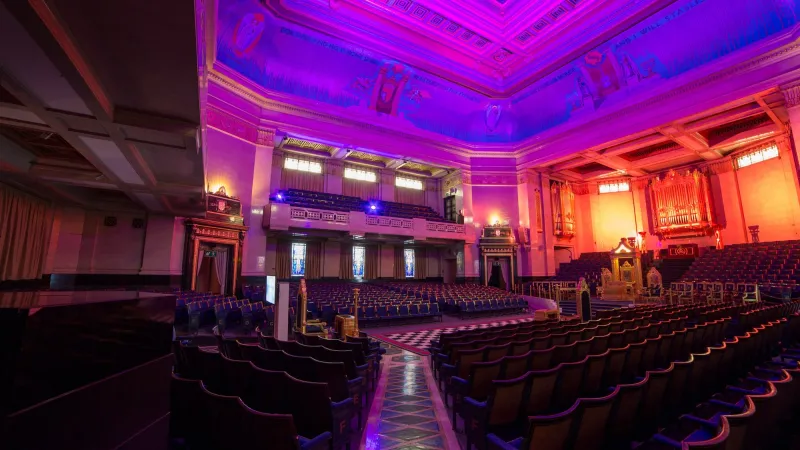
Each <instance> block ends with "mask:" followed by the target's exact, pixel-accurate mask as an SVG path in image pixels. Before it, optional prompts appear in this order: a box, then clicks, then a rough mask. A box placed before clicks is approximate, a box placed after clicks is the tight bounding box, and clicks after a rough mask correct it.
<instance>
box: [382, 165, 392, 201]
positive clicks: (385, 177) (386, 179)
mask: <svg viewBox="0 0 800 450" xmlns="http://www.w3.org/2000/svg"><path fill="white" fill-rule="evenodd" d="M394 176H395V172H394V170H391V169H381V170H380V171H378V181H380V183H381V186H380V198H381V200H383V201H385V202H393V201H394Z"/></svg>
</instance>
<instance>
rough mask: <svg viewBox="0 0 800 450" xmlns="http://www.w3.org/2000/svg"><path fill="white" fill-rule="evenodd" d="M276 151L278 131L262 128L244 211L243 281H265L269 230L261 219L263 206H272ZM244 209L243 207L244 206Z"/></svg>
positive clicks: (257, 142) (256, 147)
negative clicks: (249, 191)
mask: <svg viewBox="0 0 800 450" xmlns="http://www.w3.org/2000/svg"><path fill="white" fill-rule="evenodd" d="M274 148H275V129H269V128H259V130H258V139H257V140H256V145H255V158H254V164H253V186H252V191H251V193H250V205H249V208H248V209H246V210H244V211H242V215H243V216H244V218H245V225H247V226H248V227H250V228H249V229H248V230H247V235H246V236H245V240H244V244H243V248H242V278H241V279H242V282H243V283H247V282H248V280H247V279H246V277H257V278H259V279H258V280H253V281H254V282H260V281H263V278H264V276H266V255H267V230H265V229H264V227H263V226H262V225H261V224H262V218H263V213H264V206H267V205H268V204H269V197H270V193H271V181H272V174H273V168H274V165H273V150H274ZM242 207H243V208H244V205H242Z"/></svg>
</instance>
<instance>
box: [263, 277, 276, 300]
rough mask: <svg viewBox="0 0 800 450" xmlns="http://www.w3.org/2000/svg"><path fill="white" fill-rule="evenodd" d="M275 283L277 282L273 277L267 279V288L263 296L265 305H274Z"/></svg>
mask: <svg viewBox="0 0 800 450" xmlns="http://www.w3.org/2000/svg"><path fill="white" fill-rule="evenodd" d="M276 281H277V280H276V279H275V277H274V276H268V277H267V288H266V289H264V294H265V297H264V301H265V302H266V303H269V304H270V305H274V304H275V293H276V291H275V287H276Z"/></svg>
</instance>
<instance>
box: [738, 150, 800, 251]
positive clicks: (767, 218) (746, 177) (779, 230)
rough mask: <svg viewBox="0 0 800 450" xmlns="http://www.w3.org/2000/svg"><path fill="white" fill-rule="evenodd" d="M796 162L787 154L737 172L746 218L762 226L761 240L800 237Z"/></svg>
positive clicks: (747, 222) (747, 220)
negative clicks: (795, 175) (795, 172)
mask: <svg viewBox="0 0 800 450" xmlns="http://www.w3.org/2000/svg"><path fill="white" fill-rule="evenodd" d="M792 163H793V162H792V160H791V157H790V156H789V154H786V153H784V154H783V155H782V156H781V157H780V158H775V159H770V160H768V161H764V162H761V163H758V164H754V165H752V166H749V167H744V168H742V169H740V170H739V171H738V172H737V175H738V177H739V191H740V192H741V196H742V206H743V209H744V220H745V222H746V225H747V226H750V225H758V226H759V229H760V233H759V237H760V238H761V241H779V240H787V239H797V238H798V231H800V230H798V220H799V219H800V206H799V205H798V199H797V190H796V189H795V181H794V170H793V167H792ZM729 242H730V243H733V242H735V241H733V240H732V241H729Z"/></svg>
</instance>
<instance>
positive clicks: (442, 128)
mask: <svg viewBox="0 0 800 450" xmlns="http://www.w3.org/2000/svg"><path fill="white" fill-rule="evenodd" d="M798 12H800V2H797V1H786V0H760V1H744V0H743V1H735V2H730V1H726V0H682V1H680V2H677V3H671V4H669V6H667V7H665V8H663V9H662V10H660V11H658V12H656V13H654V14H653V15H652V16H651V17H650V18H648V19H646V20H644V21H642V22H640V23H639V24H637V25H635V26H633V27H630V28H628V29H626V31H624V32H622V33H620V34H619V35H617V36H614V37H613V38H611V39H609V40H608V41H606V42H604V43H603V44H601V45H599V46H597V47H596V48H594V49H591V50H590V51H588V52H586V53H584V54H583V55H581V56H580V57H579V58H577V59H576V60H574V61H572V62H570V63H567V64H564V65H563V66H561V67H562V68H561V69H560V70H556V71H555V72H552V73H551V74H550V75H548V76H545V77H543V78H540V79H539V80H538V81H536V82H534V83H532V84H531V85H530V86H529V87H527V88H525V89H524V90H522V91H520V92H517V93H516V94H514V95H513V96H511V97H510V98H508V100H506V101H504V103H501V102H499V101H497V100H496V99H492V98H489V97H487V96H485V95H482V94H479V93H476V92H475V91H472V90H469V89H467V88H465V87H463V86H461V85H459V84H456V83H453V82H450V81H447V80H445V79H444V78H440V77H438V76H435V75H432V74H431V73H428V72H426V71H423V70H421V69H419V68H417V67H410V66H409V65H407V64H406V63H404V62H399V61H395V60H394V58H396V55H384V54H379V53H376V52H373V51H370V50H368V49H365V48H362V47H360V46H359V45H357V44H354V43H350V42H346V41H343V40H340V39H337V38H335V37H332V36H331V35H328V34H322V33H317V32H315V31H312V30H310V29H307V28H305V27H303V26H302V25H299V24H296V23H290V22H286V21H283V20H281V19H278V18H275V17H274V16H273V15H272V13H271V12H270V11H269V10H267V9H266V8H265V7H264V6H263V5H262V3H260V2H259V1H257V0H227V1H225V2H220V3H219V4H218V13H217V15H218V23H217V28H216V30H217V59H218V61H219V62H220V63H222V64H224V65H225V66H227V67H229V68H231V69H233V70H235V71H237V72H239V73H240V74H242V75H243V76H245V77H247V78H249V79H250V80H252V81H253V82H254V83H257V84H259V85H261V86H263V87H264V88H265V89H267V90H269V91H275V92H280V93H283V94H289V95H290V96H296V97H300V98H304V99H309V100H312V101H315V102H320V103H323V104H325V105H331V106H334V107H338V108H345V109H351V108H352V109H360V110H361V111H374V112H375V113H376V114H378V115H380V116H382V120H385V123H386V124H389V125H391V124H393V123H396V124H397V125H398V126H403V125H410V126H413V127H415V128H417V129H419V130H423V131H428V132H433V133H437V134H439V135H442V136H447V137H452V138H456V139H460V140H463V141H467V142H500V143H504V142H519V141H522V140H524V139H527V138H530V137H532V136H534V135H536V134H538V133H541V132H543V131H545V130H548V129H551V128H553V127H556V126H558V125H561V124H564V123H566V122H567V121H569V120H570V118H572V117H574V116H575V115H577V114H585V113H587V112H589V113H591V112H592V111H600V110H602V109H608V108H611V107H612V105H616V104H620V103H622V102H624V101H626V100H627V99H628V98H629V96H630V95H632V93H633V92H634V91H636V90H632V89H630V88H631V87H632V86H633V85H635V84H636V83H641V82H646V83H648V84H652V83H659V82H660V81H659V80H665V79H668V78H672V77H676V76H678V75H681V74H684V73H686V72H688V71H690V70H692V69H695V68H697V67H700V66H702V65H704V64H707V63H709V62H712V61H715V60H717V59H719V58H722V57H724V56H728V55H731V54H732V53H734V52H737V51H738V50H741V49H743V48H745V47H747V46H749V45H751V44H753V43H755V42H759V41H763V40H764V39H766V38H768V37H770V36H773V35H775V34H776V33H779V32H781V31H784V30H787V29H791V28H792V27H793V26H794V25H795V24H797V23H798V17H800V15H798ZM711 19H713V21H714V26H713V27H711V26H709V20H711ZM441 70H442V71H443V72H453V71H455V70H457V69H456V68H455V66H453V67H449V68H448V67H442V68H441ZM461 75H463V74H461ZM638 91H641V90H638ZM289 98H291V97H289ZM289 101H291V100H289ZM323 109H324V108H323ZM333 113H334V114H335V113H336V111H333Z"/></svg>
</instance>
